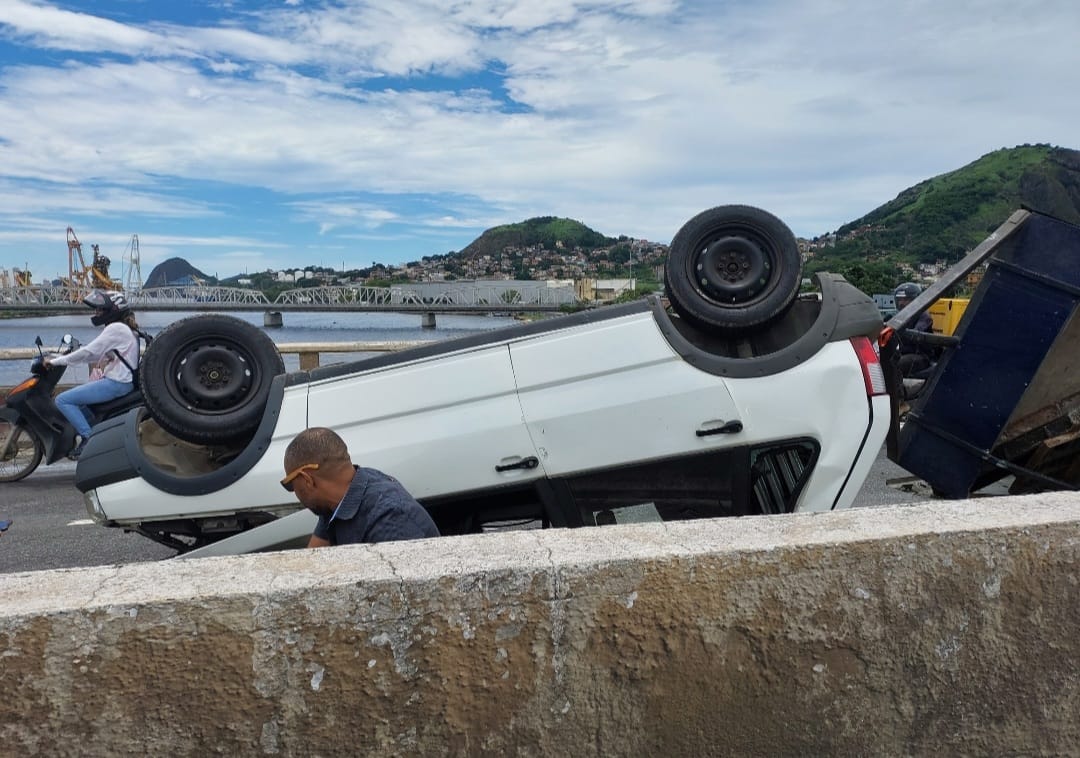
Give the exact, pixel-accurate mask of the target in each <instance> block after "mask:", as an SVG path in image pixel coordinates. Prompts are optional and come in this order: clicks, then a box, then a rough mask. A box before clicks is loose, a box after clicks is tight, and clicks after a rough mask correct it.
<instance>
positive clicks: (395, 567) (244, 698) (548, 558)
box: [0, 494, 1080, 756]
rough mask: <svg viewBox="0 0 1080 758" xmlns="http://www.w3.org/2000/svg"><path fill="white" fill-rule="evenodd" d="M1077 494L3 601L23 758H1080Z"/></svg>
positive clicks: (714, 525) (428, 553)
mask: <svg viewBox="0 0 1080 758" xmlns="http://www.w3.org/2000/svg"><path fill="white" fill-rule="evenodd" d="M1078 559H1080V499H1078V497H1077V496H1076V495H1063V494H1056V495H1043V496H1031V497H1027V498H1010V499H1002V498H998V499H992V500H983V501H966V502H960V503H952V504H947V503H935V504H932V505H926V506H915V507H904V508H873V509H869V508H868V509H856V510H852V511H846V512H842V513H828V514H819V515H799V516H785V517H755V518H743V519H732V520H724V521H713V522H684V523H677V524H668V525H640V526H618V527H603V528H594V529H581V530H560V531H550V532H542V533H541V532H516V533H509V534H501V535H479V536H475V537H464V538H444V539H439V540H430V541H426V542H422V543H419V542H417V543H398V544H386V545H378V546H355V547H341V548H332V549H325V550H318V551H296V552H292V553H279V554H267V555H260V556H246V557H240V558H209V559H204V560H194V561H184V562H161V563H155V564H142V565H130V566H123V567H102V568H92V569H80V570H63V571H49V572H38V573H32V574H16V575H6V576H3V577H0V649H2V651H3V652H2V653H0V656H2V660H0V693H3V694H2V697H0V745H2V746H3V752H4V753H7V754H18V755H34V754H42V755H80V756H82V755H118V754H138V755H192V756H195V755H198V756H203V755H207V754H217V753H221V754H226V755H232V754H242V755H341V754H352V755H417V754H425V755H500V756H502V755H509V754H512V755H519V756H533V755H536V756H539V755H573V756H618V755H626V756H639V755H671V756H681V755H751V754H753V755H763V754H769V755H811V754H824V753H828V754H840V755H879V754H892V755H896V754H957V753H963V754H981V755H1006V754H1008V755H1018V754H1022V755H1036V754H1053V755H1060V754H1067V753H1072V752H1074V751H1076V750H1077V749H1078V746H1080V719H1078V714H1080V671H1078V666H1080V581H1078V574H1077V566H1078V565H1080V561H1078Z"/></svg>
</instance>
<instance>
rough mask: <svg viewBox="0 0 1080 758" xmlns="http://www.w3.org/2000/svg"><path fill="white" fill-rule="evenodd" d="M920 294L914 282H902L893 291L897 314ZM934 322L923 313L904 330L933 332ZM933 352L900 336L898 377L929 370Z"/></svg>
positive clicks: (928, 314)
mask: <svg viewBox="0 0 1080 758" xmlns="http://www.w3.org/2000/svg"><path fill="white" fill-rule="evenodd" d="M921 293H922V287H920V286H919V285H918V284H915V282H904V283H903V284H901V285H900V286H898V287H897V288H896V289H895V290H894V291H893V300H894V301H895V302H896V311H897V312H898V313H899V312H900V311H902V310H904V308H906V307H908V306H909V305H910V304H911V301H912V300H914V299H915V298H916V297H918V296H919V295H920V294H921ZM933 328H934V321H933V319H932V318H931V317H930V312H929V311H923V312H922V313H920V314H919V317H918V318H917V319H915V322H914V323H913V324H911V325H909V326H908V327H907V328H906V331H911V332H926V333H930V332H932V331H933ZM933 358H934V355H933V351H932V349H930V348H927V347H926V346H924V345H921V344H919V343H918V342H916V341H914V340H912V339H905V338H904V335H903V333H901V335H900V363H899V366H900V375H901V376H913V375H915V374H918V373H920V372H923V371H925V370H926V369H928V368H930V364H931V363H932V362H933Z"/></svg>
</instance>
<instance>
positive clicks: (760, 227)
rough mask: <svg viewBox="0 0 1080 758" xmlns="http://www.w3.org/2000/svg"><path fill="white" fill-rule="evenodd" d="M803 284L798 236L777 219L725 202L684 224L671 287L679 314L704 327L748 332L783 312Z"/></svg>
mask: <svg viewBox="0 0 1080 758" xmlns="http://www.w3.org/2000/svg"><path fill="white" fill-rule="evenodd" d="M801 282H802V256H801V255H800V254H799V247H798V244H797V243H796V242H795V235H794V234H792V233H791V230H790V229H789V228H788V227H787V225H786V224H785V223H784V222H783V221H781V220H780V219H778V218H777V217H776V216H774V215H772V214H771V213H768V212H766V211H763V210H761V209H760V208H753V207H751V206H748V205H722V206H719V207H717V208H711V209H709V210H707V211H703V212H702V213H699V214H698V215H696V216H694V217H693V218H692V219H690V220H689V221H687V222H686V223H685V224H683V226H682V228H681V229H679V231H678V233H677V234H676V235H675V238H674V239H673V240H672V241H671V250H670V252H669V253H668V259H667V265H666V266H665V268H664V286H665V288H666V290H667V295H668V299H669V300H670V301H671V305H672V307H674V309H675V311H676V313H678V314H679V315H680V316H682V317H683V318H684V319H686V320H688V321H692V322H693V323H694V324H696V325H697V326H700V327H703V328H705V329H714V330H720V331H724V332H738V331H746V330H750V329H753V328H755V327H759V326H762V325H765V324H767V323H769V322H770V321H772V320H773V319H775V318H776V317H778V316H779V315H781V314H782V313H783V312H784V311H785V310H787V308H788V306H790V305H791V303H792V302H793V301H794V300H795V296H796V295H798V293H799V286H800V284H801Z"/></svg>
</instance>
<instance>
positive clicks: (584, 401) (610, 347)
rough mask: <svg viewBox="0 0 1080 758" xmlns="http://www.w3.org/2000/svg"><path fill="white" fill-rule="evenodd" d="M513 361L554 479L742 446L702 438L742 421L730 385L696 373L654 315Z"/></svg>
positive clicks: (529, 344) (557, 342) (544, 346)
mask: <svg viewBox="0 0 1080 758" xmlns="http://www.w3.org/2000/svg"><path fill="white" fill-rule="evenodd" d="M510 355H511V357H512V359H513V362H514V374H515V376H516V378H517V385H518V392H519V396H520V399H521V407H522V410H523V411H524V414H525V420H526V423H527V424H528V428H529V433H530V435H532V439H533V442H534V443H535V445H536V448H537V450H538V451H539V454H540V460H541V461H543V463H544V468H545V469H546V471H547V473H548V475H549V476H556V475H563V474H569V473H573V472H575V471H582V470H585V469H592V468H606V467H610V466H618V465H619V464H621V463H625V462H626V461H631V460H632V461H645V460H650V459H656V458H665V457H670V456H674V455H681V454H685V453H688V452H692V451H697V450H705V449H709V448H713V447H719V446H721V445H725V444H727V445H730V444H740V442H739V441H738V437H739V435H717V436H712V437H698V436H696V435H695V433H694V432H695V430H696V429H698V428H703V427H705V426H707V425H708V424H709V423H722V422H723V421H730V420H732V419H738V418H739V416H740V414H739V412H738V410H737V409H736V406H735V404H734V403H733V401H732V399H731V395H730V394H729V393H728V390H727V387H726V386H725V384H724V380H723V379H721V378H719V377H716V376H713V375H711V374H707V373H705V372H702V371H699V370H697V369H695V368H693V367H692V366H690V365H689V364H688V363H686V362H685V361H684V360H683V359H682V358H681V357H680V356H679V355H678V354H677V353H676V352H675V351H674V350H673V349H672V348H671V346H670V345H669V344H668V343H667V341H666V340H665V339H664V337H663V335H662V334H661V333H660V330H659V329H658V328H657V327H656V322H655V320H654V319H653V318H652V317H651V315H650V314H648V313H642V314H640V315H638V316H634V317H629V318H625V319H618V320H614V321H611V322H608V323H605V324H604V326H603V328H591V329H573V330H567V331H564V332H556V333H552V334H545V335H541V336H540V337H538V338H536V339H531V340H523V341H521V342H515V343H513V344H512V345H511V346H510ZM733 438H734V439H733ZM583 439H594V440H596V441H597V443H598V444H593V445H590V446H588V448H587V449H582V446H581V445H580V440H583Z"/></svg>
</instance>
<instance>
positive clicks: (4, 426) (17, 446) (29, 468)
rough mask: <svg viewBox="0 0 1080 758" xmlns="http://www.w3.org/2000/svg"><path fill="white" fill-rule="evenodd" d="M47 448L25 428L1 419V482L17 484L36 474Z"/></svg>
mask: <svg viewBox="0 0 1080 758" xmlns="http://www.w3.org/2000/svg"><path fill="white" fill-rule="evenodd" d="M44 454H45V446H44V445H42V444H41V440H40V439H39V438H38V436H37V435H36V434H34V433H33V432H32V431H30V430H29V429H27V428H26V427H25V426H20V425H19V424H16V423H13V422H11V421H8V420H7V419H0V482H17V481H19V480H20V479H24V478H26V477H28V476H30V474H32V473H33V472H34V469H36V468H37V467H38V465H39V464H40V463H41V457H42V456H43V455H44Z"/></svg>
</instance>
